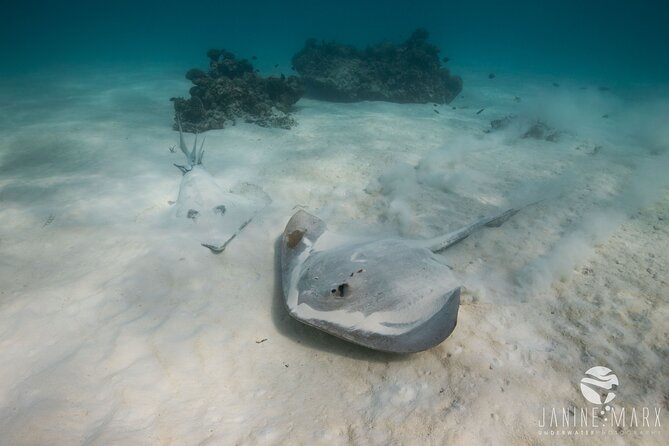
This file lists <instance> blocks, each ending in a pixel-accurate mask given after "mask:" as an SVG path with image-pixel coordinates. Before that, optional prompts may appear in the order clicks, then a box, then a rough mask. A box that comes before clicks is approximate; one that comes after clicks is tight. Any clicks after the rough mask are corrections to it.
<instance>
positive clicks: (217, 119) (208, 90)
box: [172, 49, 303, 132]
mask: <svg viewBox="0 0 669 446" xmlns="http://www.w3.org/2000/svg"><path fill="white" fill-rule="evenodd" d="M207 56H208V57H209V59H210V64H209V71H208V72H204V71H203V70H200V69H198V68H193V69H191V70H188V72H187V73H186V78H187V79H188V80H190V81H191V82H193V87H191V89H190V96H191V97H190V99H184V98H172V100H173V101H174V110H175V112H176V115H178V116H179V117H180V118H181V123H182V125H183V129H184V130H185V131H187V132H202V131H204V130H209V129H222V128H224V127H225V126H226V125H227V124H232V125H235V123H236V122H237V120H239V119H241V120H243V121H245V122H251V123H254V124H257V125H259V126H262V127H280V128H286V129H288V128H291V127H292V126H293V125H295V120H294V119H293V118H292V117H291V116H290V112H291V110H292V107H293V105H294V104H295V103H296V102H297V101H298V100H299V99H300V97H301V96H302V93H303V89H302V85H301V83H300V80H299V79H298V78H297V77H295V76H289V77H285V76H283V75H281V77H275V76H271V77H267V78H264V77H261V76H260V75H258V74H257V71H256V70H254V68H253V65H252V64H251V62H249V61H248V60H246V59H236V58H235V56H234V54H232V53H231V52H229V51H225V50H217V49H212V50H209V51H208V52H207ZM175 129H176V118H175Z"/></svg>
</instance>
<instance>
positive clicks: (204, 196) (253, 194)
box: [175, 120, 271, 254]
mask: <svg viewBox="0 0 669 446" xmlns="http://www.w3.org/2000/svg"><path fill="white" fill-rule="evenodd" d="M177 122H178V124H179V147H180V148H181V151H182V152H183V153H184V155H186V160H187V163H186V164H175V166H176V167H177V168H179V170H180V171H181V173H182V174H183V177H182V178H181V185H180V186H179V197H178V198H177V201H176V205H175V207H176V216H177V217H179V218H184V219H186V218H188V219H190V220H192V224H193V225H194V226H195V227H196V230H197V233H198V236H199V237H200V243H201V244H202V246H204V247H206V248H209V249H210V250H211V251H212V252H213V253H215V254H218V253H221V252H223V250H225V248H226V247H227V246H228V244H229V243H230V242H231V241H232V240H233V239H234V238H235V237H237V235H238V234H239V233H240V232H241V231H242V230H243V229H244V228H245V227H246V225H248V224H249V223H250V222H251V220H253V218H254V217H255V216H256V215H257V214H258V213H259V212H260V211H261V210H262V209H263V208H264V207H265V206H267V205H268V204H269V203H270V202H271V199H270V198H269V197H268V196H267V194H265V192H264V191H263V190H262V189H261V188H260V187H258V186H255V185H253V184H249V183H244V184H243V185H241V186H240V187H238V188H236V189H234V190H230V191H225V190H223V189H222V188H221V187H220V186H219V185H218V184H217V183H216V181H215V180H214V178H213V177H212V176H211V174H210V173H209V172H207V170H206V169H205V168H204V167H203V166H202V158H203V157H204V138H202V143H201V144H200V147H199V149H198V147H197V135H195V141H194V143H193V148H192V149H191V150H190V151H189V150H188V147H187V146H186V142H185V141H184V136H183V131H182V129H181V121H180V120H177Z"/></svg>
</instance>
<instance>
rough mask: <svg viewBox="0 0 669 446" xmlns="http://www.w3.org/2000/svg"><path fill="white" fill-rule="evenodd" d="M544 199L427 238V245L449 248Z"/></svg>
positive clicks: (438, 249)
mask: <svg viewBox="0 0 669 446" xmlns="http://www.w3.org/2000/svg"><path fill="white" fill-rule="evenodd" d="M541 201H543V200H539V201H535V202H533V203H529V204H526V205H523V206H521V207H519V208H517V209H515V208H511V209H507V210H506V211H504V212H502V213H499V214H496V215H494V216H492V217H484V218H482V219H480V220H478V221H475V222H474V223H472V224H470V225H467V226H465V227H463V228H460V229H458V230H456V231H453V232H450V233H448V234H446V235H442V236H439V237H435V238H433V239H429V240H426V241H425V242H424V243H425V246H426V247H427V248H429V249H430V251H432V252H439V251H443V250H444V249H446V248H448V247H449V246H453V245H455V244H456V243H458V242H461V241H462V240H464V239H466V238H467V237H469V236H470V235H471V234H472V233H473V232H475V231H476V230H478V229H480V228H482V227H487V228H499V227H500V226H502V225H503V224H504V223H505V222H506V221H507V220H508V219H510V218H511V217H513V216H514V215H516V214H517V213H518V212H519V211H520V210H521V209H524V208H526V207H527V206H531V205H533V204H536V203H540V202H541Z"/></svg>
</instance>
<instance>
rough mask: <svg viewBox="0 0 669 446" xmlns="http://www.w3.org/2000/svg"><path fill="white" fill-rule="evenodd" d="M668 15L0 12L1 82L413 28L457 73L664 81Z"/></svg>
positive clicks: (646, 8)
mask: <svg viewBox="0 0 669 446" xmlns="http://www.w3.org/2000/svg"><path fill="white" fill-rule="evenodd" d="M668 21H669V6H667V4H666V2H660V1H648V0H643V1H636V2H631V1H621V2H611V1H603V0H602V1H572V0H568V1H554V0H551V1H546V2H543V1H516V2H499V1H487V0H486V1H481V0H478V1H471V2H469V1H467V2H466V1H458V2H455V1H413V2H407V1H397V2H388V1H362V2H354V1H338V2H316V1H281V2H278V1H256V2H229V1H211V0H210V1H201V0H200V1H190V2H186V1H174V0H166V1H155V0H151V1H128V0H122V1H111V2H84V1H71V2H62V1H51V2H32V1H28V2H12V4H7V5H5V6H3V8H2V16H1V17H0V49H1V52H2V60H3V62H2V66H1V68H0V70H1V72H3V73H11V72H13V73H25V72H26V71H29V72H44V71H48V70H55V69H67V68H77V67H81V66H87V67H92V66H93V67H94V66H100V67H101V69H102V67H105V66H109V65H116V66H118V65H130V66H131V65H139V64H142V65H147V64H149V65H170V66H175V67H179V66H183V67H184V69H185V68H186V67H190V66H195V65H202V64H204V63H205V59H204V54H203V53H204V51H206V49H207V48H209V47H224V48H227V49H230V50H232V51H234V52H235V53H237V54H240V55H242V56H246V57H250V56H251V55H257V56H258V58H259V59H258V63H257V65H258V66H259V67H260V68H261V69H262V70H269V69H270V68H271V67H273V66H274V64H277V63H278V64H280V66H282V67H285V70H289V67H290V63H289V61H290V57H291V55H292V54H294V53H295V52H296V51H297V50H299V49H300V47H301V46H302V44H303V42H304V40H305V39H307V38H309V37H316V38H322V39H336V40H339V41H342V42H347V43H352V44H356V45H366V44H370V43H374V42H377V41H380V40H384V39H387V40H393V41H402V40H404V39H405V38H406V37H407V36H408V35H409V33H410V32H411V31H412V30H413V29H415V28H416V27H418V26H422V27H425V28H427V29H428V30H429V31H430V32H431V41H432V42H434V43H436V44H437V45H438V46H439V47H440V48H441V49H442V54H443V55H447V56H449V57H450V58H451V63H450V64H451V66H452V67H453V68H454V69H457V67H460V66H467V67H477V68H480V69H483V70H505V71H509V72H533V73H534V72H536V73H543V74H550V75H553V76H556V77H559V78H562V77H571V78H578V77H588V78H589V79H595V80H597V81H600V82H621V81H622V82H628V81H629V82H635V83H636V82H658V81H662V82H664V81H666V80H667V79H669V59H668V58H667V57H666V54H668V53H669V27H667V26H666V24H667V22H668Z"/></svg>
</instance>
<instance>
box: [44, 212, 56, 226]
mask: <svg viewBox="0 0 669 446" xmlns="http://www.w3.org/2000/svg"><path fill="white" fill-rule="evenodd" d="M55 219H56V216H55V215H53V214H49V216H48V217H47V218H46V221H45V222H44V224H43V225H42V227H43V228H44V227H47V226H49V225H50V224H51V223H53V221H54V220H55Z"/></svg>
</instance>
